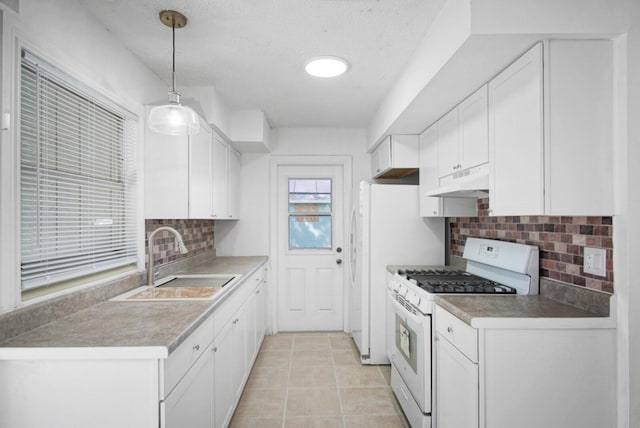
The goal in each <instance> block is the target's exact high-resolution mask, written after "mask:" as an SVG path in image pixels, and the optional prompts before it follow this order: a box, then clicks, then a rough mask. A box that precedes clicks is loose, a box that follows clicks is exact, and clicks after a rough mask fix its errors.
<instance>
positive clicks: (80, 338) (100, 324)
mask: <svg viewBox="0 0 640 428" xmlns="http://www.w3.org/2000/svg"><path fill="white" fill-rule="evenodd" d="M266 261H267V257H260V256H258V257H212V258H209V259H206V260H204V261H203V262H202V263H199V264H198V265H196V266H194V267H192V268H190V269H189V270H188V271H185V272H183V273H189V274H202V273H210V274H225V273H236V274H242V275H243V278H242V279H241V280H240V281H239V282H238V283H237V284H236V285H235V286H234V287H242V285H243V284H244V280H245V279H246V278H247V277H249V276H250V275H251V274H252V273H253V272H255V271H256V270H257V269H258V268H260V267H261V266H262V265H263V264H264V263H265V262H266ZM219 303H220V301H217V300H212V301H207V300H192V301H170V302H168V301H154V302H131V301H119V302H113V301H107V302H103V303H100V304H97V305H94V306H91V307H89V308H88V309H85V310H82V311H79V312H76V313H74V314H72V315H69V316H67V317H64V318H61V319H59V320H56V321H54V322H52V323H49V324H47V325H44V326H42V327H40V328H37V329H35V330H32V331H30V332H27V333H25V334H23V335H21V336H18V337H15V338H13V339H10V340H8V341H6V342H3V343H1V344H0V347H4V348H19V347H22V348H34V347H38V348H39V347H47V348H55V347H58V348H67V347H73V348H84V347H145V346H159V347H165V348H166V349H167V350H168V352H169V353H171V352H172V351H173V350H174V349H175V348H176V347H178V345H180V343H182V341H184V339H185V338H186V337H187V336H189V334H191V333H192V332H193V331H194V330H195V329H196V328H197V327H198V326H199V325H200V324H201V323H202V322H203V321H204V320H205V319H206V318H207V317H208V316H209V315H210V314H211V313H212V312H213V311H214V310H215V308H216V307H217V305H218V304H219Z"/></svg>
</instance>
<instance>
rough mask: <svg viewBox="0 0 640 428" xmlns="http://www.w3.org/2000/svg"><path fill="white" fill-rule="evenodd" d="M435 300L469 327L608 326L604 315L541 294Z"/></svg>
mask: <svg viewBox="0 0 640 428" xmlns="http://www.w3.org/2000/svg"><path fill="white" fill-rule="evenodd" d="M435 303H436V304H437V305H438V306H441V307H442V308H443V309H446V310H447V311H448V312H451V313H452V314H453V315H455V316H456V317H457V318H459V319H461V320H462V321H464V322H465V323H467V324H469V325H470V326H472V327H489V326H494V327H509V326H513V327H522V326H525V325H529V326H532V327H536V326H538V327H547V328H548V327H552V328H563V327H570V326H572V325H574V326H578V325H581V324H582V325H584V326H585V327H587V326H593V327H611V326H612V323H613V321H612V320H611V319H610V318H609V317H606V316H603V315H601V314H597V313H594V312H589V311H586V310H584V309H580V308H577V307H575V306H571V305H567V304H564V303H560V302H558V301H556V300H552V299H549V298H546V297H543V296H479V295H474V296H455V295H437V296H436V297H435Z"/></svg>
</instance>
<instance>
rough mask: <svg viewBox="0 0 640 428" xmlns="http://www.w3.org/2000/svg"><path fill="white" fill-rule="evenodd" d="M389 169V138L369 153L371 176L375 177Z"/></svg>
mask: <svg viewBox="0 0 640 428" xmlns="http://www.w3.org/2000/svg"><path fill="white" fill-rule="evenodd" d="M390 167H391V137H390V136H389V137H387V138H385V139H384V141H382V143H381V144H380V145H379V146H378V147H377V148H376V149H375V151H374V152H373V153H371V175H372V176H373V177H377V176H379V175H381V174H382V173H384V172H385V171H386V170H387V169H388V168H390Z"/></svg>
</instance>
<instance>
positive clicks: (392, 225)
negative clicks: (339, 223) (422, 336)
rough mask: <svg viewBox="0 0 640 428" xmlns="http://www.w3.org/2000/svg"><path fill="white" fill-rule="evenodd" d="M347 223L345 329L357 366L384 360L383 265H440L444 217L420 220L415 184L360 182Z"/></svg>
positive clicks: (385, 270)
mask: <svg viewBox="0 0 640 428" xmlns="http://www.w3.org/2000/svg"><path fill="white" fill-rule="evenodd" d="M359 201H360V202H359V207H353V208H352V212H351V225H350V249H351V254H350V278H349V280H350V286H349V330H350V332H351V336H352V337H353V340H354V342H355V343H356V345H357V346H358V349H359V351H360V359H361V361H362V363H363V364H388V363H389V360H388V359H387V356H386V328H385V326H386V301H387V298H386V292H387V291H386V290H387V284H386V282H387V281H386V276H387V265H443V264H444V251H445V248H444V237H445V230H444V228H445V222H444V218H422V217H420V214H419V193H418V186H415V185H404V184H371V183H367V182H365V181H363V182H361V183H360V199H359Z"/></svg>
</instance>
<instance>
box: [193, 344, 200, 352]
mask: <svg viewBox="0 0 640 428" xmlns="http://www.w3.org/2000/svg"><path fill="white" fill-rule="evenodd" d="M193 350H194V351H199V350H200V345H198V344H197V343H196V344H195V345H193Z"/></svg>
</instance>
